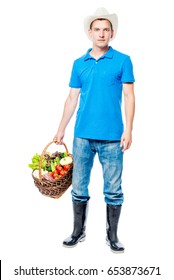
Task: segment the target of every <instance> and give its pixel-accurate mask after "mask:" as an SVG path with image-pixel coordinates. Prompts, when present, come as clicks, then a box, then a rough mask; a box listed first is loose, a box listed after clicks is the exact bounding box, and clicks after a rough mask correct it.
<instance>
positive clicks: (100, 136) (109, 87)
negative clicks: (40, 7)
mask: <svg viewBox="0 0 174 280" xmlns="http://www.w3.org/2000/svg"><path fill="white" fill-rule="evenodd" d="M117 25H118V20H117V15H116V14H109V13H108V12H107V10H106V9H105V8H98V9H97V10H96V11H95V13H94V14H93V15H92V16H88V17H86V18H85V20H84V28H85V32H86V34H87V36H88V38H89V39H90V40H91V41H92V48H91V49H89V50H88V51H87V53H86V54H85V55H83V56H82V57H80V58H78V59H77V60H75V61H74V64H73V68H72V73H71V79H70V84H69V85H70V93H69V96H68V98H67V100H66V102H65V106H64V112H63V116H62V119H61V122H60V125H59V128H58V131H57V133H56V135H55V137H54V141H55V142H56V143H59V144H61V142H62V141H63V137H64V134H65V129H66V126H67V125H68V123H69V121H70V119H71V117H72V115H73V113H74V111H75V109H76V106H77V103H78V98H79V96H80V102H79V108H78V111H77V118H76V123H75V129H74V141H73V159H74V170H73V180H72V202H73V211H74V229H73V233H72V234H71V236H70V237H68V238H67V239H65V240H64V242H63V244H64V246H66V247H72V246H75V245H77V243H78V242H79V241H83V240H84V239H85V227H86V217H87V208H88V201H89V199H90V196H89V192H88V185H89V181H90V173H91V169H92V166H93V160H94V157H95V155H96V153H97V154H98V157H99V161H100V163H101V165H102V170H103V178H104V187H103V193H104V198H105V203H106V219H107V228H106V234H107V237H106V240H107V244H108V245H109V246H110V248H111V250H112V251H113V252H123V251H124V246H123V245H122V244H121V243H120V242H119V240H118V237H117V228H118V222H119V217H120V212H121V207H122V204H123V192H122V186H121V183H122V168H123V154H124V152H125V151H126V150H127V149H129V147H130V146H131V143H132V128H133V119H134V110H135V97H134V75H133V67H132V62H131V59H130V57H129V56H128V55H125V54H123V53H121V52H118V51H117V50H114V49H113V48H112V47H111V46H109V42H110V41H111V40H113V39H114V38H115V35H116V31H117ZM122 93H123V96H124V103H125V120H126V124H125V128H124V126H123V120H122V111H121V103H122Z"/></svg>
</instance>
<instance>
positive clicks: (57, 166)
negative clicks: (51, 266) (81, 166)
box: [56, 164, 63, 172]
mask: <svg viewBox="0 0 174 280" xmlns="http://www.w3.org/2000/svg"><path fill="white" fill-rule="evenodd" d="M62 169H63V167H62V166H61V165H60V164H57V165H56V170H57V171H58V172H60V171H61V170H62Z"/></svg>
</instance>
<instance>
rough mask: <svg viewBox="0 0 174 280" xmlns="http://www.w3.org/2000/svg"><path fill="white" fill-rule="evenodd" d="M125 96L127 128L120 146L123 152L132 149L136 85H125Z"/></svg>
mask: <svg viewBox="0 0 174 280" xmlns="http://www.w3.org/2000/svg"><path fill="white" fill-rule="evenodd" d="M123 94H124V105H125V117H126V127H125V131H124V132H123V135H122V138H121V143H120V146H121V147H123V150H122V151H123V152H124V151H126V150H127V149H129V148H130V146H131V143H132V129H133V120H134V113H135V96H134V84H133V83H125V84H123Z"/></svg>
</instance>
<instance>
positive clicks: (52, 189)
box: [32, 141, 73, 198]
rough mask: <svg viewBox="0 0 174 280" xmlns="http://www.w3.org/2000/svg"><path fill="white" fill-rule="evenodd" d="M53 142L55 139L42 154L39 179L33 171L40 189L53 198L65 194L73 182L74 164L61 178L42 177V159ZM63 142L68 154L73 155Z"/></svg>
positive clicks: (35, 181) (35, 182)
mask: <svg viewBox="0 0 174 280" xmlns="http://www.w3.org/2000/svg"><path fill="white" fill-rule="evenodd" d="M53 143H54V144H56V143H55V142H54V141H52V142H50V143H48V144H47V145H46V147H45V149H44V150H43V152H42V154H41V157H40V163H39V179H38V178H36V177H34V175H33V172H32V177H33V180H34V184H35V186H36V187H37V188H38V190H39V191H40V192H41V193H42V194H43V195H45V196H48V197H51V198H59V197H61V196H62V195H63V194H64V192H65V191H66V190H67V189H68V188H69V187H70V185H71V184H72V171H73V164H72V166H71V168H70V169H69V170H68V171H67V174H66V175H64V176H62V177H61V178H59V179H55V180H54V181H53V182H52V181H49V180H47V179H45V178H44V177H42V175H41V166H42V160H43V157H44V155H45V154H46V151H47V149H48V147H49V146H50V145H51V144H53ZM62 144H63V145H64V147H65V150H66V152H67V154H68V156H71V157H72V155H71V154H69V152H68V149H67V146H66V145H65V143H62Z"/></svg>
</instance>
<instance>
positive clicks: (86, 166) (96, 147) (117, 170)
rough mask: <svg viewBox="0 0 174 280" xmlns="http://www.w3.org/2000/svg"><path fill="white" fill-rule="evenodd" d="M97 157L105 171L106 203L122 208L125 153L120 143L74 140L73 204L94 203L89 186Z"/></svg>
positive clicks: (104, 188) (104, 191) (104, 190)
mask: <svg viewBox="0 0 174 280" xmlns="http://www.w3.org/2000/svg"><path fill="white" fill-rule="evenodd" d="M96 153H97V154H98V157H99V161H100V163H101V165H102V170H103V179H104V187H103V194H104V198H105V202H106V203H107V204H112V205H122V203H123V192H122V187H121V183H122V169H123V152H122V148H121V147H120V142H119V141H108V140H106V141H105V140H91V139H83V138H74V141H73V159H74V168H73V179H72V200H73V202H84V201H88V200H89V199H90V196H89V192H88V185H89V182H90V174H91V169H92V166H93V161H94V157H95V155H96Z"/></svg>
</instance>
